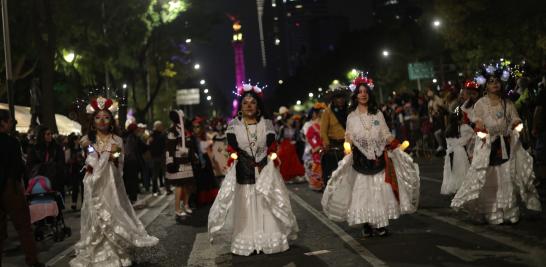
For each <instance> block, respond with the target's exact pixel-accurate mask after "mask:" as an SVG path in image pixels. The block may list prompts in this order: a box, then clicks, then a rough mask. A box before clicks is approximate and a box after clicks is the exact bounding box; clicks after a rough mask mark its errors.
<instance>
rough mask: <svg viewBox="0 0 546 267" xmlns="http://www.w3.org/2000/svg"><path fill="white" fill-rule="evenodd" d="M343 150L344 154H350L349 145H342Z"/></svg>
mask: <svg viewBox="0 0 546 267" xmlns="http://www.w3.org/2000/svg"><path fill="white" fill-rule="evenodd" d="M343 149H344V150H345V154H350V153H351V152H352V150H351V144H350V143H349V142H345V143H343Z"/></svg>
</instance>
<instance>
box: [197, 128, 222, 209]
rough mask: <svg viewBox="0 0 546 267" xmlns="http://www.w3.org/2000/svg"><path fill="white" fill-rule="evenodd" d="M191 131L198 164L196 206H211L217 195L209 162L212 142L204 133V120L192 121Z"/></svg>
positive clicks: (216, 187)
mask: <svg viewBox="0 0 546 267" xmlns="http://www.w3.org/2000/svg"><path fill="white" fill-rule="evenodd" d="M192 131H193V136H194V137H195V138H194V142H195V147H197V148H198V149H197V156H198V157H199V164H198V165H197V166H198V167H197V168H195V169H196V176H195V177H196V185H197V204H199V205H207V204H211V203H212V202H213V201H214V198H216V195H217V194H218V184H217V183H216V179H214V171H213V167H212V162H211V160H210V157H211V153H212V151H211V150H210V147H211V145H212V141H211V140H209V139H208V137H207V133H206V131H205V120H204V118H202V117H195V118H194V119H193V121H192Z"/></svg>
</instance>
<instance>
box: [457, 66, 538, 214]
mask: <svg viewBox="0 0 546 267" xmlns="http://www.w3.org/2000/svg"><path fill="white" fill-rule="evenodd" d="M510 76H511V73H510V67H509V66H508V65H506V64H505V62H502V61H501V62H500V63H496V64H495V65H493V64H490V65H484V66H483V69H482V72H481V74H480V75H479V76H478V77H476V81H477V82H478V83H479V84H485V90H486V95H485V96H483V97H482V98H480V99H479V100H478V101H477V102H476V104H475V105H474V123H475V124H476V126H475V131H476V132H477V134H476V137H475V148H474V156H473V159H472V164H471V165H470V168H469V170H468V171H467V173H466V176H465V178H464V180H463V183H462V185H461V187H460V188H459V190H458V191H457V193H456V194H455V197H454V198H453V200H452V202H451V206H452V207H453V208H456V209H460V208H467V209H470V210H471V211H472V213H473V214H475V215H478V216H480V217H482V216H483V218H484V219H485V221H486V222H487V223H489V224H501V223H503V222H507V223H516V222H518V221H519V208H518V201H517V199H518V196H517V195H516V194H517V192H519V197H520V199H521V200H522V201H523V202H524V203H525V204H526V207H527V208H528V209H531V210H538V211H540V210H541V204H540V202H539V200H538V193H537V191H536V188H535V186H534V181H535V174H534V172H533V158H532V157H531V156H530V155H529V154H528V153H527V151H525V150H524V149H523V148H522V146H521V141H520V139H519V132H520V131H521V130H522V129H523V124H522V123H521V119H520V118H519V115H518V113H517V111H516V108H515V106H514V104H513V103H512V102H511V101H510V100H508V99H506V98H505V96H504V95H505V94H504V91H503V89H504V86H505V85H506V84H505V83H506V82H508V81H509V79H510Z"/></svg>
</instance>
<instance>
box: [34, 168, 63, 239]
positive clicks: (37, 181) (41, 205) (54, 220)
mask: <svg viewBox="0 0 546 267" xmlns="http://www.w3.org/2000/svg"><path fill="white" fill-rule="evenodd" d="M26 195H27V200H28V202H29V210H30V221H31V223H32V224H33V225H34V226H35V230H34V238H35V239H36V241H42V240H44V238H45V237H48V236H52V237H53V240H54V241H55V242H60V241H63V240H64V238H65V237H70V236H71V235H72V230H71V229H70V227H67V226H66V225H65V223H64V217H63V213H62V210H63V209H64V200H63V198H62V196H61V194H60V193H59V192H55V191H53V190H51V182H50V181H49V179H48V178H47V177H45V176H36V177H34V178H32V179H30V180H29V182H28V186H27V190H26Z"/></svg>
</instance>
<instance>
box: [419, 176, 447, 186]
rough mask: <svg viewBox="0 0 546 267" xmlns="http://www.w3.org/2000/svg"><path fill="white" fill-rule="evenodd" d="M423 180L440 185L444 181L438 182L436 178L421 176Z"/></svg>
mask: <svg viewBox="0 0 546 267" xmlns="http://www.w3.org/2000/svg"><path fill="white" fill-rule="evenodd" d="M421 180H423V181H428V182H434V183H439V184H441V183H442V180H438V179H434V178H430V177H426V176H421Z"/></svg>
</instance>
